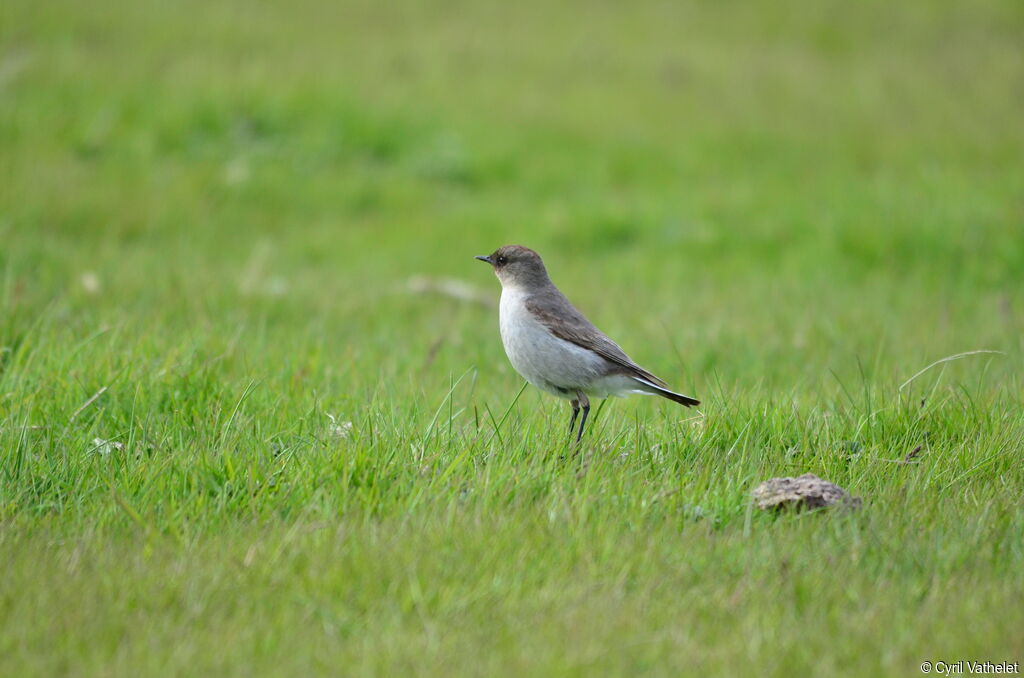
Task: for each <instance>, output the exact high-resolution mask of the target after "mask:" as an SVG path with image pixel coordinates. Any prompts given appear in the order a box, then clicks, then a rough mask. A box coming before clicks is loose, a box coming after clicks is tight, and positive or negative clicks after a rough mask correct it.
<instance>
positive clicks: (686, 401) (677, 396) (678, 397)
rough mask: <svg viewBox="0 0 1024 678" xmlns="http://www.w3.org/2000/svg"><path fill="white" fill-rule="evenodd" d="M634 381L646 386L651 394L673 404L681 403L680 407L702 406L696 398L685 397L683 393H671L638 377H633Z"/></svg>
mask: <svg viewBox="0 0 1024 678" xmlns="http://www.w3.org/2000/svg"><path fill="white" fill-rule="evenodd" d="M633 379H635V380H636V381H638V382H639V383H641V384H643V385H644V386H646V387H647V389H648V390H649V391H650V392H651V393H653V394H655V395H660V396H661V397H662V398H668V399H669V400H671V401H672V402H676V403H679V404H680V405H686V406H687V407H693V406H694V405H700V401H699V400H697V399H696V398H691V397H690V396H685V395H683V394H682V393H676V392H675V391H670V390H668V389H667V388H662V387H661V386H658V385H657V384H652V383H651V382H649V381H647V380H646V379H639V378H637V377H633Z"/></svg>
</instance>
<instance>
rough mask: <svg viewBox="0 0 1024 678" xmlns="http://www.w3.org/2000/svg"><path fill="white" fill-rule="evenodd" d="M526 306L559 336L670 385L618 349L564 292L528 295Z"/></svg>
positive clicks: (634, 372) (659, 383) (639, 374)
mask: <svg viewBox="0 0 1024 678" xmlns="http://www.w3.org/2000/svg"><path fill="white" fill-rule="evenodd" d="M526 308H527V310H529V311H530V312H531V313H532V314H533V315H534V316H535V317H536V318H537V319H538V320H540V322H541V323H543V325H544V326H545V327H547V328H548V330H550V331H551V333H552V334H554V335H555V336H556V337H558V338H559V339H564V340H565V341H568V342H570V343H573V344H576V345H577V346H580V347H582V348H585V349H588V350H590V351H593V352H594V353H596V354H598V355H599V356H601V357H602V358H604V359H605V360H607V361H609V362H611V363H613V364H614V365H616V366H618V367H620V368H621V369H622V371H623V372H625V373H626V374H628V375H629V376H633V377H640V378H641V379H646V380H648V381H651V382H653V383H654V384H655V385H657V386H662V387H667V386H668V384H666V383H665V382H664V381H662V380H661V379H659V378H658V377H656V376H654V375H653V374H651V373H650V372H648V371H647V370H645V369H644V368H642V367H640V366H639V365H637V364H636V363H635V362H633V360H632V359H631V358H630V357H629V356H628V355H626V352H625V351H623V350H622V349H621V348H619V345H618V344H616V343H615V342H614V341H612V340H611V339H609V338H608V337H606V336H605V335H604V333H602V332H601V330H599V329H597V328H596V327H594V325H593V323H591V322H590V321H589V320H587V319H586V317H584V315H583V314H582V313H580V312H579V311H578V310H577V309H576V307H575V306H573V305H572V304H571V303H570V302H569V300H568V299H566V298H565V296H564V295H563V294H562V293H561V292H557V290H556V291H555V293H554V294H552V293H550V292H548V293H546V294H543V295H534V296H531V297H528V298H527V299H526Z"/></svg>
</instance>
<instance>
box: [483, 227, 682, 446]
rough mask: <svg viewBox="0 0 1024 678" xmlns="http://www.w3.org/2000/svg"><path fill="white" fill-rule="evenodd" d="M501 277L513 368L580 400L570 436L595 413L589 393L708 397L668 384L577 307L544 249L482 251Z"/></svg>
mask: <svg viewBox="0 0 1024 678" xmlns="http://www.w3.org/2000/svg"><path fill="white" fill-rule="evenodd" d="M477 259H479V260H481V261H486V262H487V263H488V264H490V265H491V266H492V267H493V268H494V274H495V275H497V276H498V280H499V281H501V306H500V312H499V316H500V325H501V342H502V343H503V344H504V345H505V353H506V354H507V355H508V359H509V361H510V362H511V363H512V367H514V368H515V369H516V372H518V373H519V374H521V375H523V377H524V378H525V379H526V381H528V382H530V383H531V384H533V385H534V386H536V387H537V388H539V389H541V390H542V391H547V392H548V393H552V394H554V395H556V396H559V397H560V398H566V399H568V400H569V401H570V403H571V404H572V419H570V420H569V432H570V434H571V433H572V432H573V431H575V430H576V417H577V415H579V412H580V407H582V408H583V418H582V419H581V420H580V427H579V430H578V431H576V442H577V443H578V442H579V441H580V438H582V437H583V426H584V425H585V424H586V423H587V415H588V414H590V399H589V398H588V397H587V396H594V397H596V398H604V397H607V396H609V395H614V396H623V395H626V394H628V393H642V394H645V395H660V396H662V397H663V398H668V399H669V400H673V401H675V402H677V403H680V404H682V405H686V406H687V407H691V406H693V405H699V404H700V401H699V400H695V399H693V398H691V397H689V396H684V395H682V394H679V393H675V392H674V391H670V390H669V389H668V384H666V383H665V382H664V381H662V380H661V379H659V378H658V377H656V376H654V375H653V374H651V373H650V372H648V371H647V370H645V369H644V368H642V367H640V366H639V365H637V364H636V363H635V362H633V360H632V359H631V358H630V357H629V356H628V355H626V353H625V352H624V351H623V350H622V349H621V348H619V345H618V344H616V343H615V342H614V341H612V340H611V339H609V338H608V337H606V336H604V334H602V333H601V331H600V330H599V329H597V328H596V327H594V325H593V324H591V322H590V321H589V320H587V319H586V318H585V317H583V314H582V313H580V312H579V311H578V310H576V307H575V306H573V305H572V304H571V303H570V302H569V300H568V299H566V298H565V295H564V294H562V293H561V292H560V291H559V290H558V288H557V287H555V284H554V283H553V282H551V278H549V277H548V271H547V269H546V268H545V267H544V262H543V261H541V258H540V255H538V254H537V253H536V252H534V251H533V250H531V249H529V248H527V247H523V246H521V245H505V246H504V247H499V248H498V249H497V250H495V251H494V253H493V254H489V255H486V256H478V257H477Z"/></svg>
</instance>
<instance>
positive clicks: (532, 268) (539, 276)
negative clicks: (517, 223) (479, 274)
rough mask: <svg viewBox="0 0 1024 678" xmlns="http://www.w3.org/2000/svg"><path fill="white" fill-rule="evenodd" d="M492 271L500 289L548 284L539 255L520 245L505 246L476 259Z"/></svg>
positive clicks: (545, 271)
mask: <svg viewBox="0 0 1024 678" xmlns="http://www.w3.org/2000/svg"><path fill="white" fill-rule="evenodd" d="M477 259H479V260H480V261H486V262H487V263H488V264H490V265H491V268H493V269H494V274H495V275H496V276H498V280H500V281H501V285H502V287H510V286H511V287H535V286H540V285H544V284H547V283H549V282H550V279H549V278H548V271H547V269H546V268H544V262H543V261H542V260H541V258H540V255H539V254H537V253H536V252H534V251H533V250H531V249H530V248H529V247H523V246H522V245H505V246H504V247H499V248H498V249H496V250H494V252H493V253H491V254H488V255H486V256H485V255H480V256H478V257H477Z"/></svg>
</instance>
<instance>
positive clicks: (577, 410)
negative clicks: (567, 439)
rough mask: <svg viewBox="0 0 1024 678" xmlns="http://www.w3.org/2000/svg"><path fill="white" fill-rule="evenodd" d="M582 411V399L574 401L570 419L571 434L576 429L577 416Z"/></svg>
mask: <svg viewBox="0 0 1024 678" xmlns="http://www.w3.org/2000/svg"><path fill="white" fill-rule="evenodd" d="M579 413H580V401H578V400H573V401H572V419H570V420H569V435H570V436H572V432H573V431H575V430H576V416H577V415H578V414H579Z"/></svg>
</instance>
